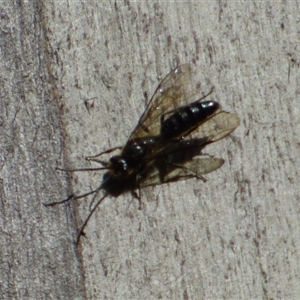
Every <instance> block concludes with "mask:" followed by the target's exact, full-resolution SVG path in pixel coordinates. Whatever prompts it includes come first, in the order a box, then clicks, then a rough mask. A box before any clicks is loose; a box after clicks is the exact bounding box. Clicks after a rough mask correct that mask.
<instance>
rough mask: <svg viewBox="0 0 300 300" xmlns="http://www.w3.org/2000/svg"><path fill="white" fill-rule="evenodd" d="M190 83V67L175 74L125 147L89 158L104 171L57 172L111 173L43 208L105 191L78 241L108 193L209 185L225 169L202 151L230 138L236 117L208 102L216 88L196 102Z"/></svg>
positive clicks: (160, 89) (158, 92)
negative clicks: (188, 182)
mask: <svg viewBox="0 0 300 300" xmlns="http://www.w3.org/2000/svg"><path fill="white" fill-rule="evenodd" d="M190 81H191V67H190V65H189V64H183V65H180V66H178V67H177V68H175V69H174V70H172V71H171V72H170V73H169V74H168V75H167V76H166V77H165V78H164V79H163V80H162V82H161V83H160V84H159V86H158V87H157V89H156V91H155V93H154V95H153V96H152V98H151V100H150V101H149V103H148V105H147V106H146V109H145V111H144V113H143V114H142V116H141V117H140V119H139V121H138V123H137V125H136V127H135V129H134V130H133V131H132V133H131V135H130V137H129V139H128V141H127V142H126V144H125V146H123V147H115V148H112V149H109V150H106V151H104V152H101V153H100V154H98V155H96V156H92V157H87V158H86V159H87V160H89V161H92V162H96V163H100V164H101V165H102V167H99V168H84V169H61V168H57V169H58V170H61V171H67V172H75V171H95V170H107V172H106V173H105V174H104V176H103V180H102V183H101V185H100V186H99V187H97V188H96V189H95V190H92V191H90V192H87V193H85V194H82V195H71V196H69V197H68V198H67V199H65V200H63V201H59V202H52V203H48V204H45V205H46V206H53V205H56V204H61V203H65V202H67V201H69V200H71V199H79V198H84V197H87V196H88V195H92V194H93V195H94V196H93V199H92V203H94V201H95V200H96V199H97V196H98V194H99V192H100V191H101V190H103V191H104V195H103V196H102V197H100V199H99V200H98V201H97V202H96V204H95V205H94V207H93V208H92V209H91V211H90V213H89V215H88V216H87V218H86V219H85V222H84V223H83V225H82V227H81V229H80V231H79V233H78V238H77V243H78V241H79V238H80V236H81V235H83V234H84V229H85V226H86V225H87V223H88V221H89V219H90V217H91V216H92V214H93V213H94V211H95V210H96V208H97V207H98V206H99V204H100V203H101V202H102V201H103V200H104V199H105V198H106V197H107V196H108V195H111V196H114V197H118V196H119V195H120V194H122V193H124V192H126V191H134V190H139V189H141V188H143V187H146V186H155V185H158V184H164V183H169V182H174V181H179V180H185V179H190V178H198V179H202V180H203V181H205V178H204V177H203V176H202V175H203V174H207V173H209V172H212V171H214V170H216V169H218V168H220V167H221V166H222V165H223V163H224V160H223V159H221V158H215V157H212V156H209V155H204V154H202V153H201V150H202V149H203V148H204V147H205V146H206V145H208V144H211V143H213V142H216V141H218V140H220V139H222V138H224V137H226V136H227V135H229V134H230V133H231V132H232V131H234V130H235V129H236V128H237V126H238V125H239V122H240V119H239V117H238V116H237V115H236V114H232V113H228V112H225V111H222V110H221V109H220V105H219V103H218V102H216V101H212V100H205V98H207V96H208V95H210V94H211V93H212V91H213V89H211V91H210V92H209V93H208V94H206V95H204V96H203V97H201V98H200V99H198V100H196V101H195V97H194V96H193V95H194V93H191V92H189V86H190ZM192 100H194V101H193V102H192ZM116 150H119V151H120V153H119V154H118V155H115V156H112V157H111V158H110V159H109V161H105V160H102V159H101V156H102V155H104V154H108V153H111V152H113V151H116Z"/></svg>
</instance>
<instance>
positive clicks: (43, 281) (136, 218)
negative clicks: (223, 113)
mask: <svg viewBox="0 0 300 300" xmlns="http://www.w3.org/2000/svg"><path fill="white" fill-rule="evenodd" d="M299 10H300V9H299V2H298V1H280V2H275V1H260V2H257V1H247V2H237V1H203V2H202V1H198V2H175V1H174V2H173V1H172V2H161V3H154V2H152V1H141V2H133V1H117V2H113V1H102V2H100V1H69V2H67V1H46V2H41V1H26V2H25V1H5V2H1V9H0V14H1V19H0V97H1V100H0V109H1V110H0V155H1V160H0V195H1V197H0V224H1V231H0V232H1V235H0V245H1V252H0V262H1V263H0V299H250V298H252V299H298V298H299V295H300V285H299V280H300V279H299V277H300V238H299V237H300V232H299V229H300V218H299V213H300V204H299V200H300V192H299V175H300V174H299V166H300V163H299V145H300V138H299V136H300V134H299V133H300V119H299V109H300V104H299V94H300V82H299V81H300V72H299V70H300V69H299V63H300V54H299V53H300V51H299V40H300V33H299V18H300V11H299ZM181 63H191V65H192V68H193V70H194V74H195V76H194V78H193V82H194V84H195V89H197V91H198V94H199V95H203V94H205V93H207V92H208V91H209V90H210V88H211V87H212V86H214V87H215V92H214V93H213V95H212V96H211V97H210V98H213V99H215V100H217V101H219V102H220V103H221V105H222V106H223V108H224V110H227V111H230V112H233V113H237V114H238V115H239V116H240V118H241V125H240V126H239V128H238V129H237V130H236V131H235V132H234V133H233V134H232V135H231V136H230V137H228V138H226V139H224V140H222V141H219V142H218V143H215V144H212V145H210V146H209V147H207V148H206V149H205V152H206V153H209V154H212V155H215V156H216V157H222V158H224V159H225V161H226V162H225V164H224V166H223V167H222V168H221V169H219V170H217V171H215V172H213V173H211V174H208V175H207V176H205V177H206V179H207V180H208V181H207V182H206V183H203V182H200V181H196V180H189V181H183V182H179V183H174V184H169V185H163V186H158V187H150V188H145V189H144V190H143V191H142V209H138V207H139V203H138V202H137V201H136V200H135V199H132V196H131V195H130V194H124V195H121V196H120V197H118V198H112V197H108V198H107V199H105V201H104V202H103V203H102V205H101V206H100V207H99V209H98V210H97V211H96V213H95V214H94V215H93V217H92V218H91V220H90V222H89V223H88V226H87V228H86V231H85V232H86V238H82V239H81V242H80V245H79V247H76V246H75V245H74V240H75V239H76V230H77V229H78V228H79V227H80V225H81V224H82V222H83V221H84V218H85V217H86V216H87V214H88V212H89V209H90V208H89V202H90V201H89V200H90V199H81V200H78V201H73V202H69V203H68V204H63V205H58V206H55V207H44V206H43V203H49V202H52V201H59V200H62V199H64V198H66V197H67V196H68V195H70V194H71V193H76V194H79V193H82V192H87V191H89V190H91V188H95V187H97V186H98V185H99V184H100V182H101V179H102V173H101V172H93V173H86V172H82V173H73V174H70V175H68V174H65V173H63V172H57V171H56V170H55V167H56V166H60V167H68V168H75V167H84V166H89V164H88V163H87V162H86V161H85V159H84V158H85V157H86V156H89V155H93V154H97V153H99V152H101V151H102V150H105V149H107V148H110V147H113V146H116V145H122V144H124V142H125V141H126V140H127V138H128V136H129V134H130V132H131V130H132V129H133V128H134V126H135V125H136V122H137V120H138V117H139V116H140V114H141V113H142V112H143V110H144V108H145V104H146V100H149V99H150V97H151V95H152V93H153V92H154V90H155V88H156V86H157V84H158V83H159V81H160V79H161V78H162V77H163V76H165V75H166V74H167V73H168V72H169V71H170V70H171V69H172V68H173V67H175V66H176V65H178V64H181ZM93 97H96V98H95V99H94V100H90V101H89V104H90V107H89V110H87V108H86V106H85V100H86V99H90V98H93Z"/></svg>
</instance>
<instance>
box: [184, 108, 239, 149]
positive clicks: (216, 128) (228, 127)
mask: <svg viewBox="0 0 300 300" xmlns="http://www.w3.org/2000/svg"><path fill="white" fill-rule="evenodd" d="M239 124H240V118H239V117H238V116H237V115H235V114H231V113H228V112H225V111H221V112H219V113H217V114H215V115H213V116H212V117H211V118H209V119H207V120H206V121H205V122H203V123H201V125H200V126H199V127H197V128H196V129H195V130H194V131H193V132H191V133H188V134H189V135H188V136H187V137H186V139H189V138H190V139H195V138H197V139H201V140H203V144H208V143H212V142H216V141H218V140H220V139H223V138H224V137H226V136H227V135H229V134H230V133H231V132H232V131H234V130H235V129H236V128H237V127H238V126H239Z"/></svg>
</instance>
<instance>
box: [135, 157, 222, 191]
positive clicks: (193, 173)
mask: <svg viewBox="0 0 300 300" xmlns="http://www.w3.org/2000/svg"><path fill="white" fill-rule="evenodd" d="M223 164H224V160H223V159H221V158H214V157H207V156H205V157H197V158H194V159H193V160H190V161H188V162H186V163H185V164H183V165H176V164H173V163H166V164H165V165H160V166H157V167H156V168H153V169H152V172H150V173H149V175H148V176H147V177H146V178H145V179H144V180H143V181H142V182H141V185H140V186H141V187H145V186H153V185H159V184H163V183H169V182H174V181H180V180H186V179H190V178H198V179H203V177H202V176H201V175H204V174H207V173H210V172H213V171H215V170H217V169H219V168H220V167H221V166H222V165H223Z"/></svg>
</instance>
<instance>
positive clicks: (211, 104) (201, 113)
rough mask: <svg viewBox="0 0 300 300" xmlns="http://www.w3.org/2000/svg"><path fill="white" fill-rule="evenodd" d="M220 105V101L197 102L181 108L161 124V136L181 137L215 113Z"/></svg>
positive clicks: (168, 137) (167, 137) (169, 137)
mask: <svg viewBox="0 0 300 300" xmlns="http://www.w3.org/2000/svg"><path fill="white" fill-rule="evenodd" d="M219 107H220V105H219V103H218V102H215V101H204V102H195V103H192V104H190V105H187V106H183V107H181V108H179V109H178V110H177V111H176V112H175V113H174V114H172V115H171V116H170V117H169V118H167V119H166V120H164V121H163V122H162V124H161V136H162V137H163V138H166V139H172V138H176V137H180V135H182V134H184V133H185V132H187V131H189V130H191V129H193V127H196V126H198V125H200V123H202V122H203V121H205V120H206V119H207V118H208V117H210V116H211V115H213V114H214V113H215V112H216V111H217V110H218V108H219Z"/></svg>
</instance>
